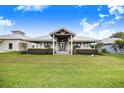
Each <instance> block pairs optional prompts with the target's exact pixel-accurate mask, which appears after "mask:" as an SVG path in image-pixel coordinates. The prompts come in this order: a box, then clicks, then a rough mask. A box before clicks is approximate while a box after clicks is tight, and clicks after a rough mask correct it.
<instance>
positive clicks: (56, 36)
mask: <svg viewBox="0 0 124 93" xmlns="http://www.w3.org/2000/svg"><path fill="white" fill-rule="evenodd" d="M98 41H99V40H97V39H94V38H88V37H82V36H77V35H76V33H74V32H72V31H70V30H68V29H65V28H60V29H57V30H55V31H53V32H51V33H49V35H48V36H41V37H35V38H31V37H28V36H26V35H25V33H24V32H22V31H12V34H8V35H0V51H1V52H6V51H24V50H25V48H24V47H23V46H22V44H26V45H27V46H26V49H28V48H39V49H43V48H52V49H53V54H55V53H56V54H59V53H67V54H73V48H74V47H75V48H77V49H91V50H92V48H91V47H90V44H94V45H95V43H96V42H98Z"/></svg>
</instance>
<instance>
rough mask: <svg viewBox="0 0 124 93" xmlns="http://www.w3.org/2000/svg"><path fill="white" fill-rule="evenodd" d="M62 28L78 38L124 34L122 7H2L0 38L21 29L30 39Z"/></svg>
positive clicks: (123, 11)
mask: <svg viewBox="0 0 124 93" xmlns="http://www.w3.org/2000/svg"><path fill="white" fill-rule="evenodd" d="M61 27H64V28H66V29H69V30H71V31H72V32H75V33H76V34H77V35H78V36H85V37H92V38H96V39H103V38H107V37H109V36H110V35H112V34H113V33H115V32H119V31H123V32H124V6H117V5H116V6H110V5H1V6H0V35H3V34H10V33H11V31H12V30H20V31H23V32H25V33H26V35H28V36H31V37H39V36H44V35H48V34H49V33H50V32H52V31H55V30H57V29H59V28H61Z"/></svg>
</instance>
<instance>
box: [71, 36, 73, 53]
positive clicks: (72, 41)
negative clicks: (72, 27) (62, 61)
mask: <svg viewBox="0 0 124 93" xmlns="http://www.w3.org/2000/svg"><path fill="white" fill-rule="evenodd" d="M72 54H73V41H72V35H71V55H72Z"/></svg>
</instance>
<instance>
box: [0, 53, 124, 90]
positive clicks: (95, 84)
mask: <svg viewBox="0 0 124 93" xmlns="http://www.w3.org/2000/svg"><path fill="white" fill-rule="evenodd" d="M0 87H4V88H5V87H9V88H11V87H12V88H35V87H36V88H40V87H42V88H87V87H88V88H114V87H117V88H123V87H124V56H123V55H116V56H115V55H110V54H109V55H108V54H107V55H105V56H96V57H91V56H89V55H28V54H27V55H25V54H18V53H1V54H0Z"/></svg>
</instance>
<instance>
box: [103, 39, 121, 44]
mask: <svg viewBox="0 0 124 93" xmlns="http://www.w3.org/2000/svg"><path fill="white" fill-rule="evenodd" d="M115 40H120V38H105V39H103V40H101V42H102V43H103V44H113V43H114V41H115Z"/></svg>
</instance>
